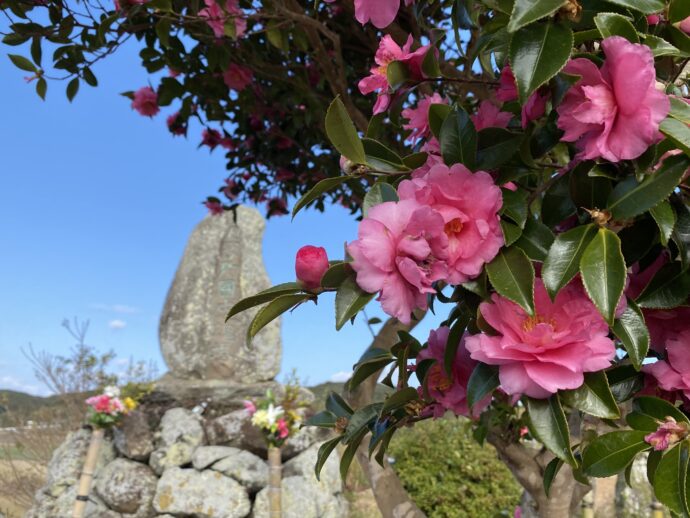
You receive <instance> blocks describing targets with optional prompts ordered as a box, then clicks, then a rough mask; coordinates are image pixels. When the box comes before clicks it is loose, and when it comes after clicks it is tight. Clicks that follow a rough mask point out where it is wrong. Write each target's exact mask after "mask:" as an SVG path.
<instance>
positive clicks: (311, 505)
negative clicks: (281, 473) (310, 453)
mask: <svg viewBox="0 0 690 518" xmlns="http://www.w3.org/2000/svg"><path fill="white" fill-rule="evenodd" d="M320 497H321V495H320V494H319V492H318V490H317V489H316V486H315V485H314V484H313V483H312V482H311V481H310V480H308V479H306V478H304V477H297V476H296V477H285V478H283V483H282V492H281V505H282V511H283V512H282V518H344V517H346V516H347V515H348V511H347V509H348V506H347V501H346V500H345V499H344V498H343V497H341V496H333V495H331V496H330V497H329V498H328V499H327V500H324V499H322V498H320ZM252 518H268V488H264V489H262V490H261V491H259V493H258V494H257V495H256V500H255V502H254V509H253V510H252Z"/></svg>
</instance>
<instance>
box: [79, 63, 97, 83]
mask: <svg viewBox="0 0 690 518" xmlns="http://www.w3.org/2000/svg"><path fill="white" fill-rule="evenodd" d="M81 73H82V77H83V78H84V81H86V84H87V85H89V86H94V87H95V86H98V79H96V76H95V75H94V73H93V72H92V71H91V69H90V68H89V67H85V68H84V69H82V71H81Z"/></svg>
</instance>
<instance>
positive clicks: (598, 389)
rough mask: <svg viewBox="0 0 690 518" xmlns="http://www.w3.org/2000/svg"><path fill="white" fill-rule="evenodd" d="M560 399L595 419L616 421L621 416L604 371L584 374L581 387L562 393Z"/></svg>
mask: <svg viewBox="0 0 690 518" xmlns="http://www.w3.org/2000/svg"><path fill="white" fill-rule="evenodd" d="M561 397H562V399H563V402H564V403H566V404H568V405H570V406H571V407H574V408H577V409H578V410H582V411H583V412H585V413H587V414H589V415H593V416H595V417H600V418H602V419H618V418H620V416H621V413H620V409H619V408H618V405H617V404H616V400H615V399H614V398H613V394H612V393H611V389H610V388H609V382H608V379H607V378H606V373H605V372H604V371H599V372H590V373H587V374H585V382H584V383H583V384H582V386H581V387H579V388H577V389H575V390H566V391H563V392H562V393H561Z"/></svg>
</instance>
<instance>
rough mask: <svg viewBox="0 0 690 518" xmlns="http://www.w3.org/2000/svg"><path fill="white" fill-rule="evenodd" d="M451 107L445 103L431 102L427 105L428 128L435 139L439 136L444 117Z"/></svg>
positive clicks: (448, 113)
mask: <svg viewBox="0 0 690 518" xmlns="http://www.w3.org/2000/svg"><path fill="white" fill-rule="evenodd" d="M451 111H453V109H452V108H451V107H450V106H448V105H447V104H432V105H431V106H429V129H431V133H432V134H433V135H434V137H436V138H437V139H440V138H441V127H442V126H443V121H445V120H446V117H448V115H450V112H451Z"/></svg>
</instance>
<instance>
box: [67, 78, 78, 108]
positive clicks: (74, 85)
mask: <svg viewBox="0 0 690 518" xmlns="http://www.w3.org/2000/svg"><path fill="white" fill-rule="evenodd" d="M78 91H79V78H78V77H75V78H74V79H72V80H71V81H70V82H69V83H67V90H66V94H67V99H68V100H69V102H72V99H74V97H75V96H76V95H77V92H78Z"/></svg>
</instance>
